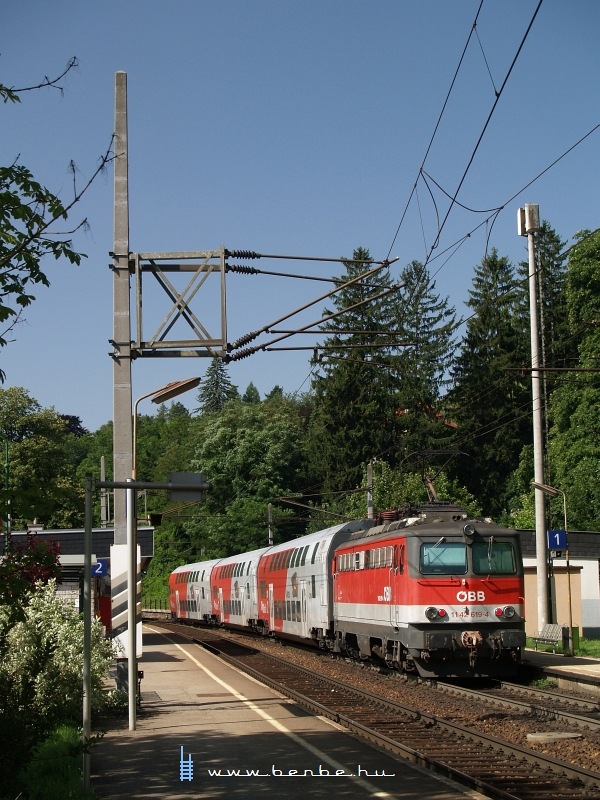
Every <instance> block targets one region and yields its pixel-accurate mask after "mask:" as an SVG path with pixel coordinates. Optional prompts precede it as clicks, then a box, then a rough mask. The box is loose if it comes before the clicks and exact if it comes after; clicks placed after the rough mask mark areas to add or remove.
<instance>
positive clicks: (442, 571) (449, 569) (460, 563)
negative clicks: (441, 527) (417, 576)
mask: <svg viewBox="0 0 600 800" xmlns="http://www.w3.org/2000/svg"><path fill="white" fill-rule="evenodd" d="M419 568H420V571H421V574H422V575H465V574H466V572H467V548H466V546H465V545H464V544H463V543H462V542H447V541H446V540H445V539H440V540H439V541H437V542H424V543H423V544H422V545H421V556H420V561H419Z"/></svg>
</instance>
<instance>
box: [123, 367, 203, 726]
mask: <svg viewBox="0 0 600 800" xmlns="http://www.w3.org/2000/svg"><path fill="white" fill-rule="evenodd" d="M199 383H200V378H186V379H185V380H182V381H171V383H167V384H166V386H161V387H160V389H153V390H152V391H151V392H147V393H146V394H143V395H142V396H141V397H138V399H137V400H136V401H135V404H134V406H133V436H132V443H131V482H132V487H131V489H127V544H128V548H129V550H128V556H129V562H128V571H127V629H128V630H127V636H128V651H129V652H128V663H127V681H128V694H129V730H130V731H133V730H135V727H136V702H137V696H136V695H137V677H138V676H137V653H136V649H137V647H136V645H137V641H136V634H137V630H136V628H137V503H136V490H135V486H134V485H133V484H134V483H135V481H136V480H137V453H136V451H137V423H138V406H139V404H140V402H141V401H142V400H145V399H147V398H148V397H149V398H150V399H151V400H152V402H153V403H165V402H166V401H167V400H171V399H173V398H174V397H178V396H179V395H180V394H183V393H184V392H187V391H189V390H190V389H195V388H196V386H198V384H199Z"/></svg>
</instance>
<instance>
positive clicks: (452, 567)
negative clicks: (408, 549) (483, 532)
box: [419, 536, 517, 575]
mask: <svg viewBox="0 0 600 800" xmlns="http://www.w3.org/2000/svg"><path fill="white" fill-rule="evenodd" d="M469 551H470V553H471V562H472V564H471V568H472V572H473V573H474V574H475V575H516V574H517V558H516V554H515V550H514V547H513V545H512V544H511V543H510V542H497V541H495V540H494V537H493V536H491V537H490V538H489V539H486V540H485V541H483V542H473V545H472V546H469V547H467V545H466V544H464V542H447V541H446V539H445V538H443V537H442V538H441V539H440V540H439V541H437V542H423V543H422V544H421V555H420V560H419V569H420V572H421V574H422V575H466V573H467V571H468V553H469Z"/></svg>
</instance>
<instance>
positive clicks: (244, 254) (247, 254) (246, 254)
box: [223, 249, 397, 267]
mask: <svg viewBox="0 0 600 800" xmlns="http://www.w3.org/2000/svg"><path fill="white" fill-rule="evenodd" d="M223 252H224V255H225V258H250V259H252V258H282V259H284V260H286V261H330V262H333V263H337V264H344V263H345V262H347V261H351V262H352V263H353V264H379V265H380V266H382V267H384V266H385V265H386V264H387V263H388V259H387V258H385V259H384V260H383V261H374V260H373V259H372V258H344V257H341V258H339V257H338V258H327V257H325V256H288V255H282V254H281V253H255V252H254V250H227V249H226V250H224V251H223ZM392 260H393V261H397V259H392ZM389 263H391V262H389Z"/></svg>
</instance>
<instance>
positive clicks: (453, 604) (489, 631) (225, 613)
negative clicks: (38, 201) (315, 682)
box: [169, 502, 525, 677]
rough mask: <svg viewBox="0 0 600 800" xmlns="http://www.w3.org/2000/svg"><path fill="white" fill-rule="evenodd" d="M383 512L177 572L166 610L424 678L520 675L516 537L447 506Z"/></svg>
mask: <svg viewBox="0 0 600 800" xmlns="http://www.w3.org/2000/svg"><path fill="white" fill-rule="evenodd" d="M384 517H386V519H384V520H383V522H382V523H381V524H379V523H377V522H375V521H374V520H369V519H361V520H355V521H353V522H348V523H344V524H341V525H335V526H333V527H331V528H327V529H326V530H323V531H319V532H317V533H311V534H309V535H307V536H303V537H301V538H299V539H295V540H294V541H291V542H285V543H284V544H280V545H275V546H273V547H265V548H262V549H260V550H254V551H253V552H250V553H243V554H241V555H238V556H231V557H229V558H223V559H213V560H211V561H205V562H201V563H197V564H187V565H185V566H182V567H179V568H178V569H176V570H175V571H174V572H173V573H171V575H170V577H169V598H170V608H171V614H172V616H173V617H174V618H177V619H182V620H194V621H200V622H204V623H209V624H215V625H224V626H231V627H242V628H250V629H254V630H256V631H257V632H259V633H261V634H264V635H273V636H278V637H289V638H296V639H300V640H303V641H311V642H313V643H314V644H316V645H318V646H319V647H322V648H324V649H328V650H330V651H331V652H333V653H339V654H346V655H349V656H352V657H355V658H357V659H361V660H368V659H371V660H373V661H375V662H377V663H381V664H383V663H385V664H387V665H388V666H390V667H392V668H395V669H400V670H405V671H408V672H417V673H418V674H420V675H421V676H423V677H483V676H489V675H508V674H514V673H515V672H516V671H517V668H518V665H519V663H520V660H521V648H522V647H523V646H524V645H525V620H524V614H525V600H524V583H523V565H522V557H521V548H520V539H519V534H518V533H517V532H516V531H514V530H511V529H508V528H502V527H500V526H498V525H494V524H493V523H491V522H484V521H481V520H473V519H469V518H468V516H467V514H466V513H465V512H464V511H463V510H462V509H460V508H458V507H456V506H451V505H449V504H445V503H440V502H435V503H431V504H428V505H426V506H424V507H423V508H420V509H418V510H416V511H414V512H410V513H408V514H406V515H405V516H402V517H401V518H393V517H400V515H399V514H397V513H389V514H385V515H384Z"/></svg>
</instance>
